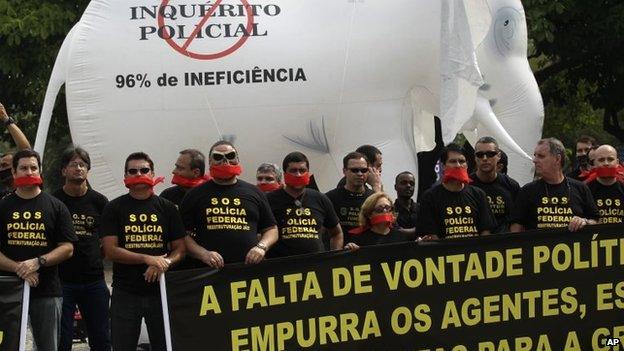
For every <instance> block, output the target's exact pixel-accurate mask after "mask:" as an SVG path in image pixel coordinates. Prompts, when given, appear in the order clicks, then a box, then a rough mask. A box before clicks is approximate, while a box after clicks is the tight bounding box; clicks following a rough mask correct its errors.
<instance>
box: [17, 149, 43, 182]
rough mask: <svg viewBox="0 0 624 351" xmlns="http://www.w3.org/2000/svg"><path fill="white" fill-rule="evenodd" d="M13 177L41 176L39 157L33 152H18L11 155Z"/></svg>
mask: <svg viewBox="0 0 624 351" xmlns="http://www.w3.org/2000/svg"><path fill="white" fill-rule="evenodd" d="M11 163H12V164H11V166H12V167H13V177H14V178H18V177H26V176H33V177H36V176H41V156H39V153H38V152H36V151H33V150H30V149H28V150H20V151H18V152H16V153H15V154H14V155H13V160H12V161H11Z"/></svg>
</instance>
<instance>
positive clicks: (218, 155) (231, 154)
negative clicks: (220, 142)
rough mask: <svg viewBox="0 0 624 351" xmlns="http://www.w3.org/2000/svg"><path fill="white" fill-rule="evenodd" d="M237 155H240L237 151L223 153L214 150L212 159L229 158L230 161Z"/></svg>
mask: <svg viewBox="0 0 624 351" xmlns="http://www.w3.org/2000/svg"><path fill="white" fill-rule="evenodd" d="M236 157H238V155H237V154H236V151H230V152H228V153H222V152H219V151H213V152H212V159H213V160H215V161H217V162H218V161H223V159H228V160H230V161H232V160H236Z"/></svg>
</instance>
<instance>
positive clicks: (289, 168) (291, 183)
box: [282, 151, 310, 189]
mask: <svg viewBox="0 0 624 351" xmlns="http://www.w3.org/2000/svg"><path fill="white" fill-rule="evenodd" d="M282 167H283V168H284V182H285V183H286V186H287V187H289V188H291V189H303V188H305V187H306V185H307V184H308V183H309V178H308V177H309V168H310V162H309V161H308V158H307V157H306V155H304V154H303V153H301V152H299V151H294V152H291V153H289V154H288V155H286V157H284V161H282Z"/></svg>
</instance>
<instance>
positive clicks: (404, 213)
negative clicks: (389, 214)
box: [394, 199, 418, 229]
mask: <svg viewBox="0 0 624 351" xmlns="http://www.w3.org/2000/svg"><path fill="white" fill-rule="evenodd" d="M394 212H396V213H397V219H396V225H397V226H398V227H399V228H403V229H412V228H414V227H416V223H417V222H418V204H417V203H415V202H414V200H412V199H410V206H409V208H407V207H404V206H401V204H399V200H398V199H397V200H395V201H394Z"/></svg>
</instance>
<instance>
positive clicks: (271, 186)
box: [257, 182, 282, 193]
mask: <svg viewBox="0 0 624 351" xmlns="http://www.w3.org/2000/svg"><path fill="white" fill-rule="evenodd" d="M257 185H258V188H260V190H262V192H265V193H268V192H270V191H275V190H278V189H280V188H281V187H282V186H281V185H280V184H279V183H278V182H273V183H260V184H257Z"/></svg>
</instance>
